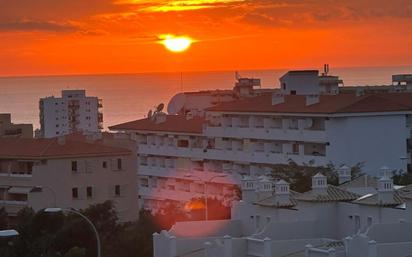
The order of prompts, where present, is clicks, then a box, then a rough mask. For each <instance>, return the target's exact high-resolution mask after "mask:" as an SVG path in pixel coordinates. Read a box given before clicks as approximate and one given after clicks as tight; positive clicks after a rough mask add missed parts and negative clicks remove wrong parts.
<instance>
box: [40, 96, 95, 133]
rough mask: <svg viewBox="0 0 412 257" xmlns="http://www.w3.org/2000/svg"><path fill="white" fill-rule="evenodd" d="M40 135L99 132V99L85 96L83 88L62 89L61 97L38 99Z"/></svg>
mask: <svg viewBox="0 0 412 257" xmlns="http://www.w3.org/2000/svg"><path fill="white" fill-rule="evenodd" d="M39 107H40V127H41V128H40V135H39V136H40V137H45V138H51V137H56V136H62V135H67V134H70V133H74V132H78V131H83V132H99V131H100V130H101V129H102V128H103V114H102V113H101V112H100V111H99V109H100V108H102V103H101V99H99V98H97V97H93V96H86V91H85V90H63V91H62V97H54V96H51V97H46V98H41V99H40V106H39Z"/></svg>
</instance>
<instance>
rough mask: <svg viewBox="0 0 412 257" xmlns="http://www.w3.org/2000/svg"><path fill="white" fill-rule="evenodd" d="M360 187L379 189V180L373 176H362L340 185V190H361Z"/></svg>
mask: <svg viewBox="0 0 412 257" xmlns="http://www.w3.org/2000/svg"><path fill="white" fill-rule="evenodd" d="M359 187H372V188H375V189H377V188H378V179H377V178H375V177H373V176H371V175H367V174H364V175H362V176H359V177H357V178H354V179H353V180H351V181H348V182H345V183H343V184H341V185H339V188H342V189H345V190H347V189H349V188H359Z"/></svg>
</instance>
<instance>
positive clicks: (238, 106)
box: [207, 93, 412, 114]
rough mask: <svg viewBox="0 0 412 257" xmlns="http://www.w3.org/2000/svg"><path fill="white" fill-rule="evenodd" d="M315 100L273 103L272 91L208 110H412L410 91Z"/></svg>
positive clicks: (290, 98) (298, 97) (289, 98)
mask: <svg viewBox="0 0 412 257" xmlns="http://www.w3.org/2000/svg"><path fill="white" fill-rule="evenodd" d="M319 97H320V101H319V102H318V103H315V104H312V105H309V106H306V97H305V96H303V95H285V96H284V99H285V101H284V102H283V103H281V104H276V105H272V94H270V93H265V94H262V95H261V96H257V97H252V98H244V99H240V100H236V101H231V102H226V103H222V104H219V105H217V106H214V107H211V108H208V109H207V110H208V111H226V112H263V113H265V112H267V113H276V112H278V113H308V114H309V113H314V114H335V113H359V112H394V111H412V101H411V99H412V93H379V94H366V95H363V96H356V95H355V94H338V95H321V96H319Z"/></svg>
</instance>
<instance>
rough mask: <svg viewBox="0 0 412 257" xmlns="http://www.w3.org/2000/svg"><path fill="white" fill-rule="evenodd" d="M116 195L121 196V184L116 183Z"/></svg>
mask: <svg viewBox="0 0 412 257" xmlns="http://www.w3.org/2000/svg"><path fill="white" fill-rule="evenodd" d="M114 195H115V196H120V185H115V186H114Z"/></svg>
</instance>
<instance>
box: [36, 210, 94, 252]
mask: <svg viewBox="0 0 412 257" xmlns="http://www.w3.org/2000/svg"><path fill="white" fill-rule="evenodd" d="M43 211H44V212H46V213H58V212H69V213H74V214H76V215H79V216H80V217H82V218H83V219H84V220H86V221H87V223H89V225H90V226H91V227H92V229H93V232H94V234H95V236H96V242H97V257H101V244H100V237H99V232H97V229H96V227H95V226H94V225H93V222H92V221H91V220H90V219H89V218H87V217H86V216H85V215H83V214H82V213H81V212H78V211H75V210H72V209H63V208H46V209H44V210H43Z"/></svg>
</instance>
